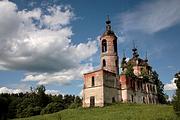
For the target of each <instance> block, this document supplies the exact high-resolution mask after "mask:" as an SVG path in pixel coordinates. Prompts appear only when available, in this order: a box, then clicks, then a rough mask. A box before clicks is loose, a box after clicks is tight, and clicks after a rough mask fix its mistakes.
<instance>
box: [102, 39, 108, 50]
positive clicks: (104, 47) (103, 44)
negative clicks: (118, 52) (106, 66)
mask: <svg viewBox="0 0 180 120" xmlns="http://www.w3.org/2000/svg"><path fill="white" fill-rule="evenodd" d="M106 51H107V41H106V40H105V39H104V40H102V52H106Z"/></svg>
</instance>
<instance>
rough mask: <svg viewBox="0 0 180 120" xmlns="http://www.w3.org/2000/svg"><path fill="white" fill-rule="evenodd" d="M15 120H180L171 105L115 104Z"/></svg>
mask: <svg viewBox="0 0 180 120" xmlns="http://www.w3.org/2000/svg"><path fill="white" fill-rule="evenodd" d="M15 120H180V119H178V118H177V117H176V115H175V113H174V111H173V107H172V106H169V105H145V104H114V105H109V106H106V107H103V108H98V107H97V108H76V109H66V110H62V111H60V112H57V113H53V114H46V115H38V116H33V117H29V118H21V119H15Z"/></svg>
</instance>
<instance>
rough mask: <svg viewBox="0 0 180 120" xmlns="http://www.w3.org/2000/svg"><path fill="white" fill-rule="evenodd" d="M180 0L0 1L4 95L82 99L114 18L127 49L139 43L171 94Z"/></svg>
mask: <svg viewBox="0 0 180 120" xmlns="http://www.w3.org/2000/svg"><path fill="white" fill-rule="evenodd" d="M178 11H180V1H179V0H171V1H169V0H149V1H148V0H138V1H135V0H111V1H102V0H99V1H97V0H91V1H90V0H76V1H75V0H51V1H45V0H18V1H17V0H10V1H7V0H5V1H1V2H0V26H1V28H0V42H1V45H0V92H10V93H11V92H21V91H28V90H29V88H30V86H33V87H35V86H36V85H39V84H44V85H45V86H46V89H47V90H48V91H47V93H54V94H56V93H62V94H76V95H79V94H80V92H81V90H82V84H83V79H82V77H83V76H82V74H83V73H84V72H88V71H91V70H94V69H97V68H98V67H99V61H100V60H99V54H100V53H99V46H98V45H99V43H98V42H99V40H98V38H99V37H100V35H101V34H102V33H103V32H104V31H105V20H106V16H107V15H109V16H110V19H111V22H112V29H113V30H114V32H115V33H116V35H117V36H118V52H119V57H120V60H121V58H122V51H123V49H124V50H125V52H126V56H127V57H128V58H130V57H131V56H132V52H131V49H132V41H133V40H134V41H135V43H136V45H137V48H138V51H139V54H140V56H141V57H142V58H144V57H145V52H146V51H147V53H148V59H149V64H150V65H151V66H152V67H153V69H154V70H156V71H157V73H158V74H159V76H160V79H161V80H162V82H163V83H164V84H165V89H166V92H167V93H168V94H170V95H172V94H173V92H174V90H175V84H173V76H174V74H175V73H176V72H178V71H179V68H180V62H179V60H180V54H179V51H180V47H179V45H180V40H179V34H180V12H178Z"/></svg>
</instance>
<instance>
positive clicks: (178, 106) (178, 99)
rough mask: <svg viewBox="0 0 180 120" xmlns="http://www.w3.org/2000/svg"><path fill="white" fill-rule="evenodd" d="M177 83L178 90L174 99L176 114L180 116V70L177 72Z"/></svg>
mask: <svg viewBox="0 0 180 120" xmlns="http://www.w3.org/2000/svg"><path fill="white" fill-rule="evenodd" d="M175 83H176V86H177V90H176V96H175V97H174V101H173V107H174V110H175V113H176V115H177V116H179V117H180V72H179V73H176V74H175Z"/></svg>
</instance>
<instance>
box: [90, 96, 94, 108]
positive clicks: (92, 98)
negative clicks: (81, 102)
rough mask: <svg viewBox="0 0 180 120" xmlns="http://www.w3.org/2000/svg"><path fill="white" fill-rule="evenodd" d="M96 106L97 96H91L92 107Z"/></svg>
mask: <svg viewBox="0 0 180 120" xmlns="http://www.w3.org/2000/svg"><path fill="white" fill-rule="evenodd" d="M94 106H95V97H94V96H91V97H90V107H94Z"/></svg>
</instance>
